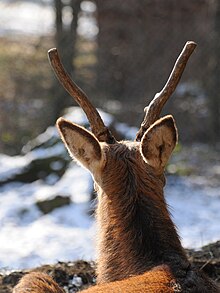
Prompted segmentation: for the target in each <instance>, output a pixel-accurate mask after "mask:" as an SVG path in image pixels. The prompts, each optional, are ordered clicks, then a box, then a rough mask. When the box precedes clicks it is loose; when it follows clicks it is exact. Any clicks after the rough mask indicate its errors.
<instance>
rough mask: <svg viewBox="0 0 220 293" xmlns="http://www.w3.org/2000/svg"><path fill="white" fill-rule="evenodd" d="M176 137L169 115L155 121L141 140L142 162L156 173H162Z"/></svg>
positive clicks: (174, 144) (173, 124)
mask: <svg viewBox="0 0 220 293" xmlns="http://www.w3.org/2000/svg"><path fill="white" fill-rule="evenodd" d="M177 137H178V134H177V129H176V125H175V121H174V119H173V117H172V116H171V115H167V116H165V117H163V118H161V119H159V120H157V121H156V122H155V123H154V124H153V125H151V126H150V127H149V128H148V130H147V131H146V132H145V134H144V136H143V138H142V140H141V154H142V156H143V158H144V160H145V161H146V162H147V163H148V164H149V165H151V166H152V167H153V168H155V169H156V170H157V171H158V172H163V170H164V167H165V165H166V163H167V161H168V159H169V157H170V155H171V153H172V151H173V149H174V147H175V146H176V143H177Z"/></svg>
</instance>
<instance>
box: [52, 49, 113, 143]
mask: <svg viewBox="0 0 220 293" xmlns="http://www.w3.org/2000/svg"><path fill="white" fill-rule="evenodd" d="M48 57H49V61H50V64H51V66H52V68H53V70H54V72H55V74H56V76H57V78H58V80H59V81H60V83H61V84H62V86H63V87H64V88H65V89H66V91H67V92H68V93H69V94H70V95H71V96H72V97H73V98H74V99H75V101H76V102H77V103H78V104H79V106H80V107H81V108H82V109H83V111H84V112H85V114H86V116H87V118H88V120H89V123H90V126H91V129H92V132H93V133H94V135H95V136H96V137H97V139H98V140H99V141H104V142H107V143H114V142H115V139H114V137H113V136H112V134H111V132H110V131H109V129H108V128H107V127H106V126H105V125H104V123H103V121H102V118H101V117H100V115H99V113H98V111H97V110H96V108H95V107H94V106H93V105H92V104H91V102H90V101H89V99H88V97H87V96H86V94H85V93H84V92H83V91H82V90H81V89H80V88H79V87H78V86H77V85H76V84H75V83H74V82H73V81H72V79H71V78H70V76H69V75H68V74H67V72H66V71H65V69H64V67H63V65H62V63H61V61H60V58H59V54H58V52H57V49H56V48H53V49H50V50H49V51H48Z"/></svg>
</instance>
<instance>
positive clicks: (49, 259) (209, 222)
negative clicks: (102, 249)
mask: <svg viewBox="0 0 220 293" xmlns="http://www.w3.org/2000/svg"><path fill="white" fill-rule="evenodd" d="M71 113H72V115H68V117H69V119H71V120H74V121H75V122H77V123H79V124H81V125H82V124H85V123H86V121H85V116H84V115H83V114H82V112H81V111H80V110H78V108H72V109H71ZM102 116H103V117H104V119H105V121H106V124H109V123H111V122H112V117H111V116H108V115H105V114H104V113H102ZM117 128H118V129H120V130H121V131H122V132H124V133H127V135H128V136H133V137H134V129H130V128H126V126H125V125H123V124H117ZM54 136H57V133H56V131H55V128H53V127H52V128H49V129H48V130H47V131H46V132H45V133H44V134H42V135H40V136H39V137H38V138H37V139H36V140H35V141H34V143H33V144H35V145H37V144H39V143H40V144H42V143H43V144H45V142H47V139H51V138H54ZM47 145H48V143H47ZM28 149H29V146H26V150H28ZM54 151H55V152H56V154H58V153H59V152H60V154H61V153H63V151H64V147H63V145H62V143H58V144H56V145H55V146H54V145H53V146H52V147H49V148H46V149H44V148H42V147H40V148H36V149H34V150H30V151H28V152H27V154H26V155H24V156H17V157H7V156H5V155H0V179H1V178H3V177H4V176H6V177H10V176H12V175H13V174H14V173H16V172H20V171H19V170H21V169H22V168H23V167H24V166H25V164H29V162H30V161H31V159H33V158H34V157H36V156H40V157H41V158H42V157H43V156H48V155H51V154H52V152H54ZM167 181H168V182H167V187H166V189H165V194H166V198H167V201H168V203H169V205H170V210H171V213H172V215H173V219H174V222H175V223H176V225H177V227H178V230H179V233H180V235H181V238H182V242H183V245H184V246H185V247H190V248H199V247H201V246H202V245H205V244H208V243H209V242H213V241H216V240H219V239H220V225H219V223H220V213H219V210H220V191H219V189H218V188H214V187H210V186H209V188H206V189H204V188H201V187H197V188H196V187H195V186H194V185H193V184H192V182H191V180H190V177H189V178H187V177H185V178H183V177H172V176H170V177H168V180H167ZM91 188H92V180H91V176H90V175H89V173H88V172H87V171H86V170H84V169H82V168H81V167H79V166H77V165H76V164H75V163H72V164H71V165H70V167H69V168H68V169H67V171H66V173H65V174H64V176H63V177H62V178H61V180H58V181H57V179H56V178H53V177H50V176H49V178H48V179H47V180H44V181H43V180H38V181H35V182H33V183H26V184H24V183H18V182H17V183H16V182H13V183H10V184H5V185H3V186H2V187H0V268H14V269H17V268H26V267H35V266H38V265H41V264H44V263H54V262H56V261H57V260H59V261H69V260H76V259H80V258H83V259H86V260H91V259H95V235H96V229H95V222H94V219H93V218H92V217H91V216H90V215H89V209H90V204H89V203H88V200H89V194H90V191H91ZM56 195H63V196H65V195H68V196H70V197H71V199H72V204H71V205H69V206H66V207H62V208H59V209H56V210H54V211H53V212H51V213H49V214H46V215H43V214H42V213H41V212H40V211H39V210H38V208H37V206H36V204H35V203H36V201H38V200H42V199H48V198H51V197H54V196H56Z"/></svg>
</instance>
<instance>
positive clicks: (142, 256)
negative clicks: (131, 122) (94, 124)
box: [14, 118, 220, 293]
mask: <svg viewBox="0 0 220 293" xmlns="http://www.w3.org/2000/svg"><path fill="white" fill-rule="evenodd" d="M168 119H169V121H168ZM61 123H62V126H63V127H64V128H65V131H64V130H63V129H61V130H62V135H63V140H64V142H65V143H66V145H67V147H68V148H69V149H71V145H70V144H71V140H70V141H69V137H70V134H71V132H72V131H76V132H77V133H78V134H80V135H84V134H83V133H84V131H86V130H82V128H79V129H77V126H76V125H75V126H74V127H73V126H72V125H71V124H69V122H62V121H61ZM63 123H64V124H63ZM68 124H69V126H68ZM171 124H172V121H171V118H166V119H163V120H162V119H161V120H160V121H159V122H157V123H156V126H155V129H153V128H152V132H151V133H150V134H151V135H153V133H154V131H155V132H156V128H157V127H160V125H162V126H163V125H165V127H166V130H167V131H175V127H174V122H173V126H172V125H171ZM60 128H61V126H60ZM169 129H170V130H169ZM160 130H161V129H160ZM86 136H87V138H88V139H87V140H86V141H87V143H88V145H87V143H84V144H83V152H82V144H81V143H80V145H78V146H77V141H78V140H76V141H75V142H74V143H75V145H74V152H75V153H76V154H77V155H79V154H80V153H83V154H84V153H87V152H86V150H87V148H88V149H89V150H90V151H91V154H92V153H93V154H95V153H96V149H95V148H96V147H98V149H99V150H101V152H102V156H101V158H102V159H100V165H99V167H98V168H97V167H96V168H95V169H94V168H93V167H94V166H93V167H92V166H91V167H90V166H89V168H91V169H90V170H92V173H93V176H94V179H95V188H96V190H97V193H98V207H97V212H96V217H97V222H98V237H97V238H98V247H97V248H98V261H97V262H98V269H97V275H98V279H97V280H98V284H99V285H97V286H95V287H93V288H90V289H88V290H87V291H85V293H98V292H100V293H119V292H123V293H127V292H129V293H130V292H132V293H133V292H143V293H144V292H146V293H148V292H150V293H157V292H165V293H169V292H183V293H210V292H212V293H217V292H220V290H219V289H218V288H217V287H216V285H215V284H214V283H213V282H212V281H211V280H210V279H209V278H207V277H206V276H205V275H204V274H203V273H202V272H201V271H198V270H195V269H194V268H193V267H192V265H191V264H190V262H189V261H188V260H187V257H186V254H185V252H184V250H183V248H182V246H181V243H180V240H179V237H178V234H177V231H176V228H175V226H174V224H173V222H172V220H171V217H170V214H169V211H168V208H167V204H166V201H165V198H164V194H163V187H164V185H165V178H164V174H163V172H161V171H158V170H157V169H155V168H154V167H152V166H151V165H150V164H148V160H147V158H146V157H145V158H143V154H142V152H141V146H142V143H143V141H142V142H120V143H115V144H110V145H107V144H106V143H101V144H99V143H98V144H97V143H94V140H95V138H94V136H92V135H91V136H90V137H89V132H87V131H86ZM157 136H158V132H156V136H155V137H157ZM170 137H173V139H174V141H173V142H172V141H170V139H169V144H170V143H171V144H172V145H173V147H174V146H175V143H176V141H175V137H176V135H175V134H174V135H171V136H170ZM164 139H166V136H165V137H163V139H162V141H163V140H164ZM151 142H152V141H150V142H149V143H151ZM144 143H146V144H147V143H148V141H145V142H144ZM155 143H157V140H156V141H155ZM91 146H92V148H91ZM156 147H158V148H160V152H156V153H158V156H160V158H162V155H163V154H162V152H163V150H166V148H164V147H163V148H162V147H161V144H159V145H158V146H157V144H156ZM173 147H172V148H173ZM77 148H79V149H77ZM84 148H85V149H84ZM73 155H74V154H73ZM166 156H167V155H166ZM168 157H169V156H167V158H168ZM79 159H80V160H82V162H83V160H84V159H85V158H84V156H82V157H81V158H80V157H79ZM90 159H91V162H90V163H91V164H92V158H90ZM94 160H95V166H97V165H98V161H97V158H95V157H94ZM161 161H162V160H161ZM64 237H65V235H64ZM70 245H71V243H70ZM158 272H159V274H160V275H161V280H162V282H161V283H160V278H159V277H157V276H158ZM31 279H34V276H33V275H29V280H31ZM155 282H156V283H155ZM29 283H30V282H29ZM29 283H28V284H29ZM155 284H156V285H155ZM171 284H173V285H172V286H171ZM155 286H156V287H155ZM158 286H159V289H158ZM23 288H24V281H23ZM121 288H124V289H123V290H122V289H121ZM26 292H29V291H19V290H18V291H14V293H26ZM30 292H32V293H44V292H45V291H43V290H35V291H34V290H32V291H30ZM48 292H50V291H48ZM51 292H52V293H59V291H56V289H55V291H51Z"/></svg>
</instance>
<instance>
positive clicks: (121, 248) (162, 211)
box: [97, 145, 186, 283]
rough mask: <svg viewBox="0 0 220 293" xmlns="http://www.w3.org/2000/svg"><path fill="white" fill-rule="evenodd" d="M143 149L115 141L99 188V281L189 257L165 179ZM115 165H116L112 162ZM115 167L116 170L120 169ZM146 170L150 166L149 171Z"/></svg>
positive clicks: (119, 277)
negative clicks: (166, 194) (131, 148)
mask: <svg viewBox="0 0 220 293" xmlns="http://www.w3.org/2000/svg"><path fill="white" fill-rule="evenodd" d="M138 159H139V160H140V161H143V160H142V159H141V157H140V153H139V152H137V151H136V148H135V147H134V151H130V152H126V148H125V147H123V145H120V146H118V145H117V146H115V148H114V159H113V160H110V161H108V164H107V166H106V168H105V169H104V174H103V178H104V179H103V182H102V188H98V197H99V204H98V209H97V221H98V225H99V233H98V240H99V241H98V251H99V256H98V282H99V283H103V282H109V281H115V280H120V279H124V278H127V277H129V276H131V275H137V274H141V273H144V272H145V271H147V270H149V269H151V268H152V267H153V266H155V265H160V264H169V265H170V266H171V267H172V263H173V262H174V259H175V263H176V262H181V261H183V262H186V255H185V253H184V251H183V248H182V246H181V243H180V240H179V237H178V234H177V231H176V228H175V226H174V224H173V222H172V220H171V218H170V214H169V211H168V209H167V204H166V202H165V199H164V195H163V186H164V183H165V179H164V176H163V175H160V176H159V175H156V174H154V173H153V172H152V170H146V167H148V168H150V167H149V166H147V164H145V163H144V162H143V164H141V163H140V162H138V164H137V160H138ZM114 166H115V167H114ZM116 168H117V172H116ZM147 171H148V172H147Z"/></svg>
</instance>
